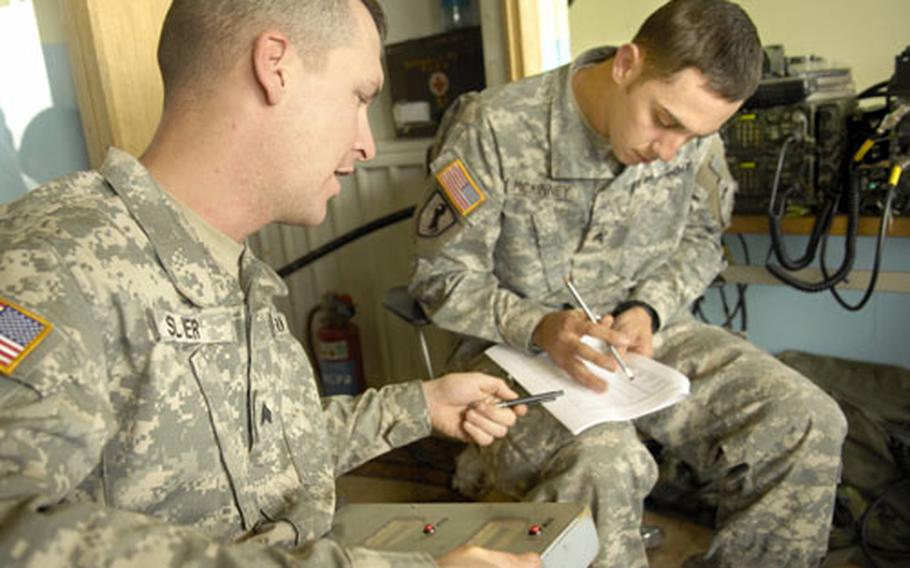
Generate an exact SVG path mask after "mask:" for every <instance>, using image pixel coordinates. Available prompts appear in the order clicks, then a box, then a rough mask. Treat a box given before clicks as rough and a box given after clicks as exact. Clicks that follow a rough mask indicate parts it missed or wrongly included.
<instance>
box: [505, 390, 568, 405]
mask: <svg viewBox="0 0 910 568" xmlns="http://www.w3.org/2000/svg"><path fill="white" fill-rule="evenodd" d="M564 394H566V393H565V392H564V391H561V390H557V391H547V392H542V393H540V394H532V395H531V396H524V397H521V398H516V399H515V400H502V401H500V402H497V403H496V408H511V407H513V406H517V405H519V404H540V403H543V402H553V401H554V400H556V399H557V398H559V397H561V396H562V395H564Z"/></svg>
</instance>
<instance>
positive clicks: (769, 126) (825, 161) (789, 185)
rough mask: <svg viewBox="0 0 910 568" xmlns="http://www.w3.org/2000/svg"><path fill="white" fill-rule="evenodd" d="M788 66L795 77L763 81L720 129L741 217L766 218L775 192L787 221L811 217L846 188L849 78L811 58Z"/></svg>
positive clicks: (845, 72) (846, 73)
mask: <svg viewBox="0 0 910 568" xmlns="http://www.w3.org/2000/svg"><path fill="white" fill-rule="evenodd" d="M788 61H790V64H789V67H790V71H789V72H790V73H791V74H790V75H786V76H783V77H774V76H772V77H766V78H765V79H763V80H762V82H761V84H760V85H759V88H758V90H757V91H756V93H755V95H754V96H752V97H751V98H750V99H749V100H748V101H746V103H745V104H744V105H743V109H742V110H740V111H739V112H738V113H737V114H736V115H734V116H733V117H732V118H731V119H730V120H729V121H728V122H727V124H725V125H724V127H723V128H722V129H721V136H722V137H723V139H724V143H725V145H726V148H727V161H728V163H729V166H730V171H731V173H732V175H733V177H734V178H735V179H736V181H737V182H738V184H739V191H738V192H737V196H736V205H735V212H736V213H738V214H764V213H767V212H768V211H769V208H770V206H771V205H772V196H774V194H775V192H779V193H780V195H779V196H776V197H780V198H786V203H787V208H788V209H787V211H788V212H789V213H795V214H804V213H808V212H810V211H812V210H813V209H814V208H815V207H816V206H817V205H818V204H819V203H820V202H821V201H822V200H823V199H824V196H825V195H830V194H832V193H837V192H839V191H840V190H841V187H842V185H843V183H844V180H845V176H846V166H845V164H846V161H845V154H846V151H847V118H848V116H850V114H851V113H852V110H853V105H854V97H853V81H852V79H851V76H850V71H849V69H841V68H834V69H832V68H826V67H825V66H824V65H823V64H822V63H821V62H820V60H818V59H812V58H810V59H808V60H807V59H805V58H802V59H797V58H791V59H790V60H788ZM807 61H808V62H811V65H809V64H808V63H807ZM797 62H799V64H797Z"/></svg>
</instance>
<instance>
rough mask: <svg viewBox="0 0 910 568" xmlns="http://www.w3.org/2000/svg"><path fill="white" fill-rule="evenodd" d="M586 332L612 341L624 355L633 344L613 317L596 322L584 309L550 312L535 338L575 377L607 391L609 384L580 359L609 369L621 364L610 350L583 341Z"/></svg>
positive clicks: (599, 390) (534, 339)
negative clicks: (617, 325)
mask: <svg viewBox="0 0 910 568" xmlns="http://www.w3.org/2000/svg"><path fill="white" fill-rule="evenodd" d="M584 335H590V336H591V337H595V338H598V339H602V340H603V341H606V342H607V343H610V344H612V345H613V346H614V347H616V349H617V350H618V351H619V353H620V356H623V355H625V353H626V350H627V348H628V347H629V345H630V343H631V339H630V338H629V337H628V335H627V334H626V332H625V331H622V330H619V329H615V328H614V327H613V317H612V316H604V317H603V318H601V319H600V321H599V322H598V323H596V324H595V323H593V322H591V321H589V320H588V318H587V316H586V315H585V314H584V312H582V311H581V310H562V311H558V312H550V313H549V314H547V315H546V316H544V318H543V319H542V320H541V321H540V323H539V324H537V327H536V328H535V329H534V334H533V336H532V338H533V341H534V344H535V345H537V346H538V347H540V348H541V349H543V350H544V351H546V352H547V354H548V355H549V356H550V359H552V360H553V362H554V363H556V364H557V365H559V367H561V368H562V369H563V370H564V371H565V372H567V373H568V374H569V375H570V376H572V378H574V379H575V380H576V381H578V382H579V383H580V384H582V385H584V386H586V387H588V388H590V389H592V390H595V391H598V392H604V391H606V390H607V383H605V382H604V381H602V380H601V379H599V378H597V376H596V375H594V373H592V372H591V371H590V370H589V369H588V368H587V367H586V366H585V365H584V363H583V362H582V361H581V359H587V360H588V361H590V362H591V363H594V364H595V365H598V366H600V367H603V368H604V369H609V370H610V371H618V370H619V366H618V365H617V363H616V360H615V359H613V357H612V356H611V355H610V354H609V353H604V352H602V351H600V350H598V349H596V348H594V347H592V346H590V345H587V344H585V343H583V342H582V341H581V338H582V336H584Z"/></svg>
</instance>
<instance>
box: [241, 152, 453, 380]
mask: <svg viewBox="0 0 910 568" xmlns="http://www.w3.org/2000/svg"><path fill="white" fill-rule="evenodd" d="M428 143H429V141H428V140H419V141H413V142H392V143H387V144H385V145H383V146H382V147H381V148H380V150H379V154H378V155H377V157H376V158H375V159H373V160H371V161H370V162H367V163H365V164H361V165H359V166H358V169H357V171H356V173H355V175H354V176H351V177H348V178H345V179H344V180H343V183H342V191H341V193H340V194H339V195H338V196H336V197H335V198H334V199H333V200H332V201H330V202H329V207H328V212H327V215H326V219H325V222H323V223H322V225H320V226H319V227H312V228H303V227H293V226H286V225H285V226H279V225H272V226H269V227H266V228H265V229H263V230H262V231H260V232H259V233H257V234H256V235H254V236H253V237H252V238H251V246H252V247H253V250H254V251H255V252H256V254H257V255H258V256H259V257H260V258H261V259H263V260H264V261H265V262H267V263H268V264H269V265H270V266H272V267H273V268H275V269H276V270H277V269H278V268H281V267H282V266H284V265H286V264H288V263H289V262H292V261H294V260H296V259H297V258H299V257H301V256H303V255H304V254H306V253H308V252H309V251H312V250H314V249H315V248H317V247H319V246H321V245H323V244H325V243H327V242H329V241H331V240H332V239H334V238H336V237H338V236H340V235H342V234H344V233H346V232H348V231H351V230H353V229H356V228H357V227H360V226H361V225H363V224H365V223H368V222H370V221H373V220H375V219H378V218H379V217H382V216H384V215H388V214H390V213H394V212H396V211H399V210H401V209H404V208H406V207H409V206H412V205H414V204H416V203H417V202H418V200H419V199H420V197H421V196H422V194H423V184H424V180H425V173H424V172H425V166H424V159H425V158H424V156H425V151H426V147H427V145H428ZM412 222H413V221H412V220H411V219H407V220H404V221H400V222H398V223H395V224H393V225H389V226H387V227H385V228H382V229H379V230H377V231H374V232H373V233H370V234H369V235H366V236H364V237H361V238H360V239H358V240H356V241H354V242H351V243H349V244H347V245H345V246H344V247H342V248H340V249H337V250H335V251H334V252H332V253H329V254H328V255H326V256H324V257H322V258H321V259H319V260H317V261H316V262H314V263H312V264H310V265H308V266H307V267H306V268H303V269H301V270H298V271H297V272H295V273H294V274H292V275H291V276H289V277H287V278H286V280H285V281H286V282H287V284H288V288H289V290H290V294H289V297H288V301H287V302H286V303H284V305H280V307H281V308H282V309H283V310H284V312H285V314H286V315H287V317H288V320H289V323H290V326H291V329H292V331H293V332H294V335H295V336H297V337H298V338H299V339H300V341H301V342H302V343H305V328H306V318H307V314H308V312H309V311H310V309H311V308H313V307H314V306H315V305H317V304H318V303H319V301H320V300H321V299H322V297H323V296H324V295H325V294H326V293H327V292H330V291H331V292H342V293H347V294H350V295H351V297H352V298H353V299H354V304H355V309H356V312H357V313H356V316H355V317H354V320H353V321H354V323H355V324H357V326H358V328H359V329H360V341H361V346H362V350H363V357H364V372H365V374H366V378H367V382H368V384H369V385H370V386H379V385H383V384H388V383H391V382H400V381H404V380H410V379H415V378H425V377H426V370H425V368H424V365H423V360H422V358H421V355H420V349H419V344H418V341H417V334H416V331H415V329H414V328H413V327H411V326H410V325H408V324H407V323H405V322H404V321H402V320H401V319H399V318H398V317H397V316H395V315H394V314H392V313H391V312H389V311H388V310H386V309H385V308H384V307H383V306H382V297H383V294H384V292H385V291H386V290H387V289H388V288H392V287H395V286H401V285H405V284H407V282H408V278H409V275H410V266H411V258H412V253H413V241H412V237H411V224H412ZM317 326H318V323H315V324H314V325H313V328H314V329H315V328H316V327H317ZM425 332H426V333H427V335H428V340H429V343H430V351H431V353H432V354H433V362H434V369H437V370H438V369H440V368H441V367H442V363H443V361H444V357H445V354H446V353H448V351H449V349H450V347H451V345H452V338H451V337H450V336H449V335H448V334H446V333H445V332H442V331H439V330H437V329H435V328H433V329H427V330H425Z"/></svg>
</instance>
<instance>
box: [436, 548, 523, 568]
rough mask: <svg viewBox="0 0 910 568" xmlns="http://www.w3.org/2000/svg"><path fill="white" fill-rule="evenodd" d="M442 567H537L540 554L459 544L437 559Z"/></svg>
mask: <svg viewBox="0 0 910 568" xmlns="http://www.w3.org/2000/svg"><path fill="white" fill-rule="evenodd" d="M436 563H437V564H438V565H439V566H440V567H441V568H537V567H539V566H540V565H541V564H540V556H538V555H537V554H534V553H532V552H528V553H525V554H509V553H507V552H499V551H497V550H489V549H487V548H480V547H479V546H459V547H458V548H456V549H455V550H453V551H451V552H449V553H448V554H446V555H445V556H442V557H440V558H437V559H436Z"/></svg>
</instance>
